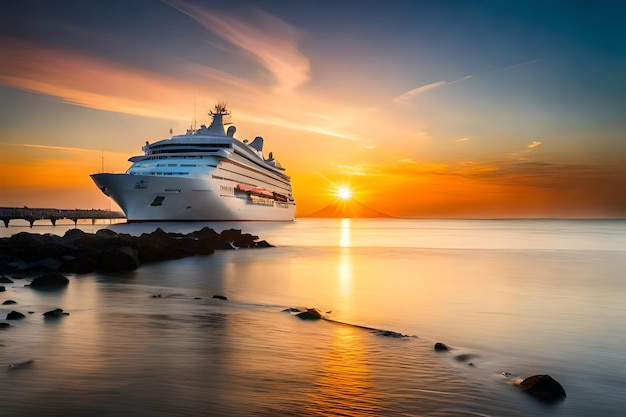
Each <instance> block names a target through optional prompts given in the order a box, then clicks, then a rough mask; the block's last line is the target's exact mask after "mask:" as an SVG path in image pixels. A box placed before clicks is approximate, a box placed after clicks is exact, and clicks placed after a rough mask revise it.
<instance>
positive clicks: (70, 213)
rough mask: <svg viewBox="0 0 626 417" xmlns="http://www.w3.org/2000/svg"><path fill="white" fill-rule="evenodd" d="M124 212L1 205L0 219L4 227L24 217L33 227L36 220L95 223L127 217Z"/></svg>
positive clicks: (54, 222)
mask: <svg viewBox="0 0 626 417" xmlns="http://www.w3.org/2000/svg"><path fill="white" fill-rule="evenodd" d="M125 218H126V216H125V215H124V213H121V212H119V211H111V210H98V209H87V210H83V209H74V210H65V209H53V208H29V207H23V208H17V207H0V219H1V220H2V221H3V222H4V227H9V222H10V221H11V220H13V219H23V220H26V221H28V222H29V223H30V227H33V223H35V221H36V220H50V222H52V225H53V226H56V222H57V220H59V219H70V220H72V221H73V222H74V224H75V225H76V223H77V222H78V220H82V219H91V223H92V224H94V223H95V222H96V220H100V219H125Z"/></svg>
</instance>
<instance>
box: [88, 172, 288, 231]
mask: <svg viewBox="0 0 626 417" xmlns="http://www.w3.org/2000/svg"><path fill="white" fill-rule="evenodd" d="M91 177H92V178H93V180H94V182H95V183H96V185H97V186H98V187H99V188H100V189H103V190H104V189H106V194H107V195H109V196H110V197H111V198H112V199H113V201H115V202H116V203H117V205H119V206H120V208H121V209H122V210H123V211H124V213H126V218H127V220H128V221H129V222H139V221H248V220H255V221H291V220H293V218H294V214H295V204H294V203H293V202H278V201H275V202H273V204H272V205H271V206H270V205H261V204H254V203H252V201H251V200H250V198H249V196H247V195H246V193H241V195H238V196H236V195H235V193H236V183H233V182H232V181H219V180H214V179H210V178H207V179H192V178H162V177H153V176H143V175H130V174H93V175H92V176H91ZM137 184H141V186H140V187H137ZM220 185H221V186H222V187H220ZM220 189H222V191H220ZM225 190H232V191H225Z"/></svg>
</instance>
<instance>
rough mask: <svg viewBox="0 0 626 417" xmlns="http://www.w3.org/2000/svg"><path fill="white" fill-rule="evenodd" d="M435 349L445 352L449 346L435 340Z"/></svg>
mask: <svg viewBox="0 0 626 417" xmlns="http://www.w3.org/2000/svg"><path fill="white" fill-rule="evenodd" d="M435 350H436V351H437V352H447V351H449V350H450V348H449V347H448V346H447V345H446V344H445V343H441V342H437V343H435Z"/></svg>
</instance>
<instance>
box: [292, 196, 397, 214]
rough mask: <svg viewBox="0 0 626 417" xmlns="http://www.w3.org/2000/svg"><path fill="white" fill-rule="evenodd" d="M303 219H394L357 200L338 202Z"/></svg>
mask: <svg viewBox="0 0 626 417" xmlns="http://www.w3.org/2000/svg"><path fill="white" fill-rule="evenodd" d="M302 217H323V218H328V217H332V218H378V217H392V216H390V215H388V214H385V213H381V212H380V211H376V210H374V209H372V208H369V207H368V206H366V205H365V204H362V203H359V202H358V201H356V200H347V201H337V202H335V203H331V204H329V205H327V206H325V207H322V208H321V209H319V210H317V211H315V212H313V213H310V214H308V215H305V216H302Z"/></svg>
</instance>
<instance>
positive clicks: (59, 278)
mask: <svg viewBox="0 0 626 417" xmlns="http://www.w3.org/2000/svg"><path fill="white" fill-rule="evenodd" d="M69 282H70V280H69V279H67V277H66V276H65V275H63V274H62V273H60V272H50V273H47V274H44V275H41V276H40V277H37V278H35V279H34V280H33V282H31V283H30V286H31V287H33V288H38V289H58V288H63V287H66V286H67V284H69Z"/></svg>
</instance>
